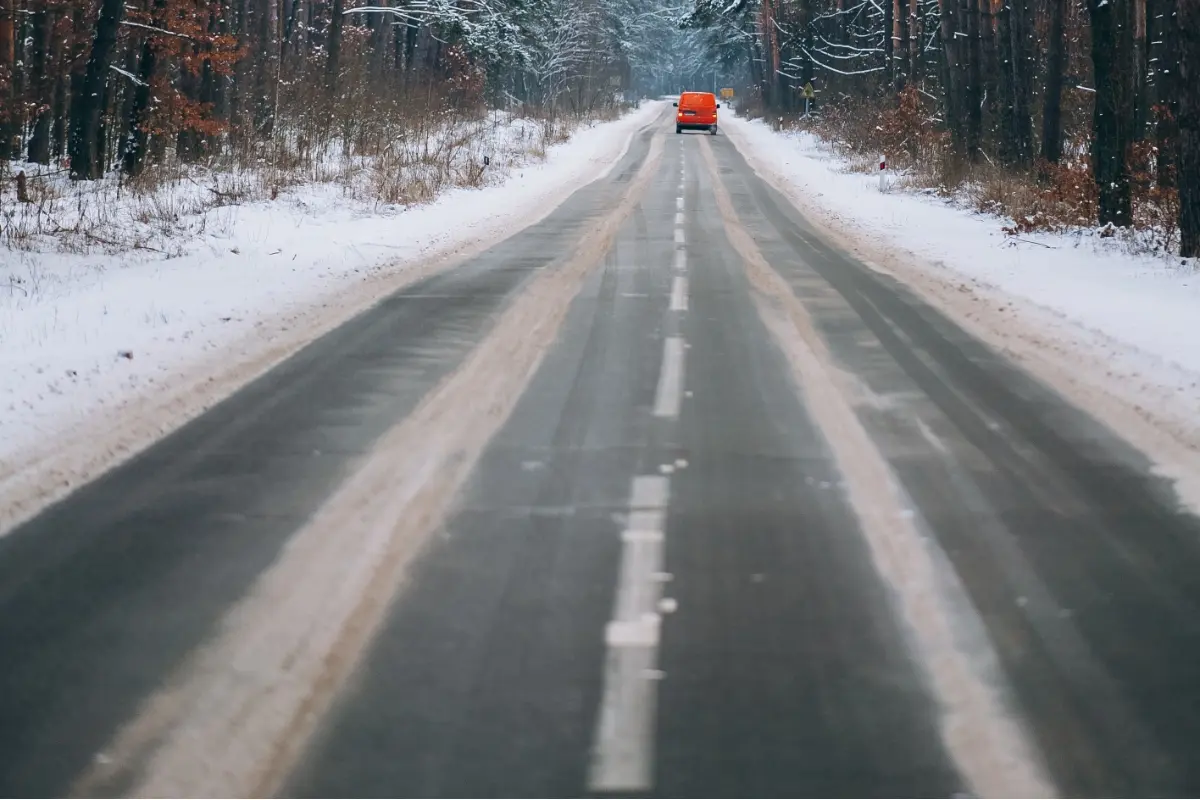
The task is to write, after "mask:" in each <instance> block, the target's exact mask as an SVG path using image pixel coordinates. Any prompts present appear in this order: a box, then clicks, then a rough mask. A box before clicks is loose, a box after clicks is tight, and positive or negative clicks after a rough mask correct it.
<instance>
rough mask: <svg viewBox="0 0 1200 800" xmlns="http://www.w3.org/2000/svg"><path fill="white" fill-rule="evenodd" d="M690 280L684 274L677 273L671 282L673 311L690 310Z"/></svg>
mask: <svg viewBox="0 0 1200 800" xmlns="http://www.w3.org/2000/svg"><path fill="white" fill-rule="evenodd" d="M687 291H688V281H687V278H685V277H683V276H682V275H676V276H675V280H674V281H672V282H671V310H672V311H687V310H688V294H687Z"/></svg>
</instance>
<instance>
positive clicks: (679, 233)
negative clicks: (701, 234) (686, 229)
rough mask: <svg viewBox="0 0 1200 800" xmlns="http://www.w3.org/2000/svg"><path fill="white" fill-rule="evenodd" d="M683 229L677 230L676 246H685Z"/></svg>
mask: <svg viewBox="0 0 1200 800" xmlns="http://www.w3.org/2000/svg"><path fill="white" fill-rule="evenodd" d="M683 241H684V240H683V228H676V229H675V244H683Z"/></svg>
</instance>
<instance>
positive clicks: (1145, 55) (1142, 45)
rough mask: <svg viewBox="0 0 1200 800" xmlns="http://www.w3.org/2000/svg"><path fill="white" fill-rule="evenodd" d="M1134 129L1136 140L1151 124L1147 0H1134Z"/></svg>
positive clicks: (1139, 139) (1146, 131) (1140, 138)
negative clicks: (1147, 75) (1147, 73)
mask: <svg viewBox="0 0 1200 800" xmlns="http://www.w3.org/2000/svg"><path fill="white" fill-rule="evenodd" d="M1132 10H1133V66H1132V77H1133V129H1132V131H1131V132H1130V133H1131V135H1132V137H1133V139H1134V141H1139V142H1140V141H1141V140H1142V139H1145V138H1146V134H1147V133H1148V132H1149V124H1150V97H1149V94H1148V86H1147V85H1146V84H1147V82H1146V71H1147V68H1148V65H1149V60H1150V56H1149V51H1148V48H1147V46H1146V0H1133V9H1132Z"/></svg>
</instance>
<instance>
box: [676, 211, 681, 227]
mask: <svg viewBox="0 0 1200 800" xmlns="http://www.w3.org/2000/svg"><path fill="white" fill-rule="evenodd" d="M675 224H676V225H682V224H683V212H682V211H676V212H675Z"/></svg>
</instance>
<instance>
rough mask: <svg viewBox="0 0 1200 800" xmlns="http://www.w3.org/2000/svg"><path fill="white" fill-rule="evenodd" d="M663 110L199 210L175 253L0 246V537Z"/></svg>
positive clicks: (543, 200) (606, 153)
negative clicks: (547, 143)
mask: <svg viewBox="0 0 1200 800" xmlns="http://www.w3.org/2000/svg"><path fill="white" fill-rule="evenodd" d="M662 108H663V104H662V103H659V102H647V103H643V104H642V106H641V108H640V109H639V110H637V111H635V112H633V113H631V114H629V115H627V116H625V117H624V118H622V119H620V120H617V121H614V122H608V123H602V124H596V125H594V126H591V127H587V128H584V129H581V130H579V131H577V132H576V133H575V135H574V136H572V138H571V139H570V140H568V141H567V142H565V143H562V144H558V145H554V146H552V147H551V148H549V149H548V151H547V154H546V159H545V160H544V161H542V162H540V163H531V162H529V161H526V162H524V163H522V162H520V161H513V162H511V170H510V172H509V175H508V177H507V178H506V179H505V180H503V181H501V182H498V183H496V184H495V185H491V186H488V187H486V188H483V189H453V190H450V191H448V192H446V193H445V194H443V195H442V196H440V197H439V198H438V199H437V200H436V201H434V202H432V203H430V204H428V205H424V206H417V207H411V208H400V207H388V208H380V207H379V206H378V205H375V204H368V203H365V202H355V201H352V200H348V199H347V198H346V197H345V195H344V193H343V192H342V191H341V190H340V189H339V188H337V187H334V186H329V185H311V186H306V187H300V188H298V189H296V190H294V191H290V192H289V193H288V194H287V195H286V196H281V197H280V199H279V200H278V201H275V202H266V201H263V202H256V203H250V204H246V205H239V206H226V207H221V208H216V209H211V210H209V211H207V212H205V213H206V215H209V219H207V220H201V222H205V223H206V224H203V225H200V224H197V225H196V226H195V227H194V230H197V229H198V230H200V231H201V233H199V234H198V235H195V236H193V237H192V238H190V239H189V240H188V241H186V242H185V243H183V244H182V245H181V254H180V255H178V256H177V257H173V258H169V259H168V258H165V257H163V256H162V255H161V254H155V253H153V252H149V253H148V252H145V251H138V252H134V253H126V254H120V255H114V254H103V253H89V254H71V253H53V254H48V253H36V252H19V251H13V250H0V509H4V510H3V511H0V531H2V530H4V529H6V528H8V527H9V526H11V525H12V524H15V523H16V522H17V521H19V520H20V519H22V518H26V517H28V515H29V514H30V513H32V512H33V511H35V510H36V508H37V507H39V506H41V505H44V504H45V502H49V501H50V500H52V499H53V498H54V496H57V495H61V494H62V493H63V492H65V491H66V490H67V489H68V488H69V487H70V486H72V485H78V484H79V483H80V482H83V481H85V480H87V479H90V478H91V477H94V476H95V475H96V474H98V473H99V472H100V471H102V470H103V469H106V468H107V467H109V466H111V464H112V462H113V461H115V460H118V459H119V458H122V457H125V456H127V455H129V454H130V453H132V452H136V451H137V450H139V449H141V448H142V447H144V446H146V445H147V444H149V443H150V442H151V441H153V440H154V439H155V438H157V437H158V436H161V435H162V434H163V433H164V432H166V431H169V430H171V429H173V428H175V427H177V426H178V425H180V424H182V423H183V422H184V421H186V420H187V419H188V418H190V417H191V416H194V415H195V414H197V413H199V412H200V411H202V410H203V408H204V407H205V406H207V405H211V404H212V403H213V402H216V400H218V399H220V397H222V396H224V395H225V394H228V393H229V392H230V391H233V390H234V389H236V388H237V386H239V385H241V384H243V383H245V382H246V381H247V380H249V379H251V378H252V377H254V375H256V374H260V373H261V372H262V371H264V370H265V369H267V368H269V367H270V366H271V365H272V364H274V363H277V362H278V361H279V360H281V359H282V358H284V357H286V356H287V355H288V354H289V353H291V352H294V351H295V350H296V349H298V348H299V347H300V346H302V345H303V344H304V343H305V342H307V341H309V340H311V339H312V338H314V337H315V336H316V335H318V334H319V333H320V332H322V331H324V330H328V329H330V328H332V327H333V326H334V325H335V324H337V323H338V322H340V321H342V320H344V319H345V318H347V317H348V316H350V315H352V314H353V313H355V312H357V311H361V310H363V309H364V308H366V307H368V306H369V305H370V304H371V303H372V302H374V301H375V300H377V299H378V298H379V297H382V296H384V295H385V294H386V292H388V291H389V290H394V288H396V287H397V286H398V285H399V284H400V283H402V282H405V281H407V280H409V279H415V278H417V277H420V276H421V274H422V273H421V269H426V270H429V269H438V268H442V267H444V266H445V263H444V262H445V259H446V258H448V257H451V256H453V255H455V254H461V253H462V252H463V251H464V250H470V251H472V252H477V251H478V250H480V249H482V248H483V247H485V246H487V245H489V244H491V243H493V242H494V241H496V240H499V239H500V238H503V237H504V236H507V235H511V234H512V233H514V232H516V231H518V230H520V229H521V228H524V227H526V226H528V225H530V224H533V223H534V222H536V221H537V220H538V219H541V218H542V217H544V216H545V215H546V214H548V213H549V212H550V211H551V210H552V209H553V208H554V207H556V206H557V205H558V204H559V203H561V202H562V200H564V199H565V198H566V197H567V196H569V194H570V193H572V192H574V191H575V190H576V189H578V188H579V187H580V186H582V185H584V184H586V183H590V182H591V181H594V180H596V179H597V178H600V177H602V176H603V175H605V174H606V173H607V172H608V171H609V170H610V169H611V168H612V166H613V165H615V164H616V162H617V161H618V160H619V158H620V156H621V155H622V154H623V152H624V151H625V150H626V148H627V147H628V145H629V142H630V141H631V139H632V137H633V134H634V133H635V132H636V131H637V130H638V129H639V128H641V127H643V126H645V125H646V124H648V123H650V122H651V121H652V120H654V119H655V118H656V117H658V116H659V115H660V114H661V113H662ZM218 223H219V224H218ZM418 268H421V269H418Z"/></svg>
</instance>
